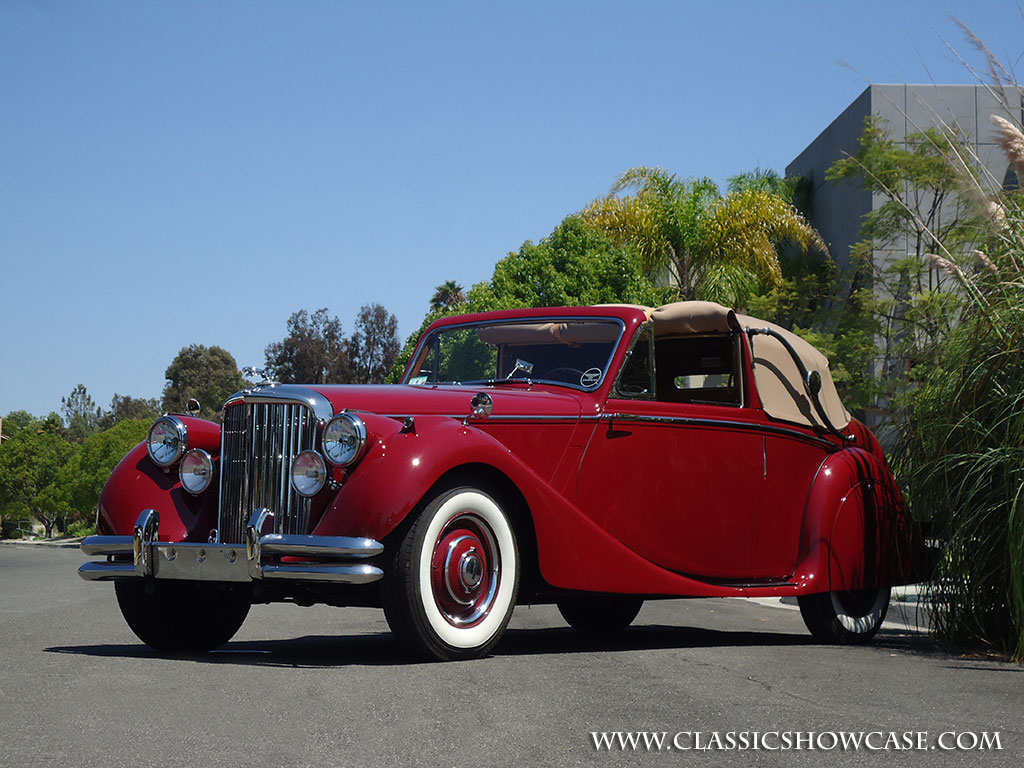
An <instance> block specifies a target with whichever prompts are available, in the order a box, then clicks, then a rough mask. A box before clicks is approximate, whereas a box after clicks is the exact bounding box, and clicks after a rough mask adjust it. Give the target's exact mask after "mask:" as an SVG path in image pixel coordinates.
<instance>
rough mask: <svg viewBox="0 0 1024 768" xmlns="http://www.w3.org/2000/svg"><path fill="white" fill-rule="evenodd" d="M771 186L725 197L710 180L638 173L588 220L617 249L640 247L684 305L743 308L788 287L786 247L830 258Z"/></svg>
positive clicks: (619, 183)
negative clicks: (697, 302) (781, 254)
mask: <svg viewBox="0 0 1024 768" xmlns="http://www.w3.org/2000/svg"><path fill="white" fill-rule="evenodd" d="M762 175H763V174H762ZM764 186H765V184H763V183H761V182H760V181H758V183H754V179H748V180H741V181H740V182H737V184H736V190H735V191H733V192H730V193H729V194H727V195H725V196H723V195H722V194H721V193H720V192H719V190H718V187H717V186H716V185H715V184H714V182H712V181H711V180H710V179H698V180H687V179H680V178H678V177H676V176H675V175H674V174H670V173H668V172H666V171H663V170H662V169H660V168H646V167H641V168H631V169H630V170H628V171H626V172H625V173H623V174H622V175H621V176H620V177H619V178H618V179H617V180H616V181H615V183H614V184H613V185H612V189H611V192H610V193H609V194H608V195H607V196H606V197H603V198H599V199H598V200H595V201H594V202H592V203H591V204H590V205H589V206H587V207H586V208H585V209H584V210H583V213H582V216H583V218H584V219H585V220H586V221H587V223H588V224H590V225H591V226H593V227H595V228H597V229H600V230H602V231H604V232H605V233H607V234H608V235H609V237H611V238H612V239H613V241H614V242H616V243H619V244H622V245H631V246H633V247H634V248H635V249H636V252H637V254H638V255H639V257H640V260H641V263H642V264H643V265H644V267H645V268H646V269H647V270H648V273H649V274H650V275H651V276H652V277H654V278H655V279H659V280H664V279H665V277H667V282H669V283H671V284H673V285H674V286H675V287H676V289H677V294H678V297H679V298H680V299H684V300H689V299H708V300H712V301H719V302H721V303H723V304H726V305H729V306H743V305H744V304H745V302H746V299H747V298H748V297H749V296H751V295H754V294H756V293H758V292H759V291H760V290H761V289H770V288H775V287H778V286H779V285H781V282H782V269H781V267H780V265H779V258H778V248H779V246H780V245H781V244H782V243H784V242H785V241H787V240H789V241H792V242H794V243H796V244H797V245H799V246H800V247H801V248H804V249H817V250H821V251H825V250H826V248H825V244H824V242H823V241H822V239H821V236H820V235H819V234H818V233H817V231H816V230H815V229H814V228H813V227H812V226H811V225H810V224H809V223H808V222H807V220H806V219H804V217H803V216H802V215H801V214H800V213H799V211H797V209H796V208H795V207H794V206H793V205H792V203H791V202H790V201H789V200H788V199H786V198H784V197H781V196H780V195H779V194H778V193H776V192H775V191H771V190H768V189H765V188H764Z"/></svg>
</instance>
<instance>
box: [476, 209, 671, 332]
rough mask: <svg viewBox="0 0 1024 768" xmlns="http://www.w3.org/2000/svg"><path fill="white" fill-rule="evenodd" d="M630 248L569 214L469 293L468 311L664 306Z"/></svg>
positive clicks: (502, 262)
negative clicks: (595, 306) (549, 231)
mask: <svg viewBox="0 0 1024 768" xmlns="http://www.w3.org/2000/svg"><path fill="white" fill-rule="evenodd" d="M664 297H665V291H661V290H659V289H657V288H655V286H654V285H653V284H652V283H651V281H650V280H649V279H648V278H647V276H646V274H645V273H644V270H643V266H642V265H641V263H640V260H639V259H638V258H637V257H636V255H635V254H634V253H633V251H632V249H630V248H629V247H624V246H619V245H616V243H615V242H614V240H613V238H611V237H610V236H608V235H606V234H605V233H603V232H601V231H599V230H596V229H593V228H591V227H588V226H587V225H586V224H585V223H584V221H583V219H582V218H581V217H579V216H568V217H566V218H565V219H564V220H563V221H562V223H560V224H559V225H558V226H557V227H555V230H554V231H553V232H552V233H551V234H550V235H548V236H547V237H545V238H543V239H542V240H541V241H540V242H539V243H536V244H535V243H532V242H530V241H526V242H525V243H523V245H522V246H521V247H520V249H519V250H518V251H517V252H515V253H510V254H509V255H508V256H506V257H505V258H503V259H501V260H500V261H498V263H497V264H495V265H494V273H493V274H492V275H491V279H490V280H489V281H488V282H486V283H480V284H478V285H475V286H473V288H471V289H470V291H469V294H468V296H467V302H466V309H467V310H468V311H471V312H484V311H488V310H495V309H518V308H522V307H560V306H586V305H591V304H615V303H626V304H644V305H646V304H651V305H657V304H660V303H662V299H663V298H664Z"/></svg>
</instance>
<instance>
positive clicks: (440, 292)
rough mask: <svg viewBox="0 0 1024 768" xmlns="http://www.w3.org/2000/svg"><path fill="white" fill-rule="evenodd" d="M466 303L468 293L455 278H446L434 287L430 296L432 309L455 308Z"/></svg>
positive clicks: (435, 310) (432, 310)
mask: <svg viewBox="0 0 1024 768" xmlns="http://www.w3.org/2000/svg"><path fill="white" fill-rule="evenodd" d="M465 303H466V293H465V291H464V289H463V288H462V286H461V285H459V284H458V283H457V282H455V281H454V280H446V281H444V282H443V283H441V284H440V285H439V286H437V288H435V289H434V295H433V296H431V297H430V311H431V312H440V311H443V310H454V309H457V308H459V307H460V306H462V305H463V304H465Z"/></svg>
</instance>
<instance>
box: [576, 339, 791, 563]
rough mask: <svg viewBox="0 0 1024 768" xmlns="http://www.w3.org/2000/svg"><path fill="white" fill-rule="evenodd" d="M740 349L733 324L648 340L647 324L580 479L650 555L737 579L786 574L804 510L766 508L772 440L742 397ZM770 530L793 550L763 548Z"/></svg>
mask: <svg viewBox="0 0 1024 768" xmlns="http://www.w3.org/2000/svg"><path fill="white" fill-rule="evenodd" d="M743 354H744V345H743V344H742V340H741V336H740V335H739V334H736V333H734V334H719V335H717V336H715V335H705V336H688V337H681V338H677V339H658V340H655V341H653V344H652V336H651V331H650V330H649V329H645V330H643V331H641V333H640V335H639V336H638V338H637V340H636V343H635V344H634V347H633V349H632V351H631V354H630V357H629V358H628V359H627V361H626V363H625V364H624V367H623V371H622V375H621V376H620V379H619V382H618V383H617V385H616V388H615V390H614V391H613V397H611V398H610V399H609V400H608V401H607V404H606V407H605V411H604V414H603V417H602V421H601V423H600V425H599V427H598V429H596V430H595V431H594V434H593V437H592V438H591V440H590V443H589V444H588V446H587V448H586V452H585V454H584V457H583V460H582V462H581V465H580V472H579V476H578V488H577V493H578V497H579V500H580V505H581V507H582V508H583V509H584V510H585V511H586V512H587V514H589V515H590V516H591V517H592V518H593V519H594V521H595V522H596V523H598V524H599V525H600V526H602V527H603V528H604V529H605V530H607V531H608V532H609V533H610V534H612V535H613V536H615V537H616V538H617V539H619V540H620V541H622V542H623V543H624V544H626V545H627V546H628V547H630V548H631V549H633V550H634V551H635V552H637V553H638V554H640V555H642V556H643V557H645V558H647V559H648V560H650V561H651V562H653V563H655V564H657V565H659V566H661V567H663V568H666V569H669V570H672V571H676V572H678V573H683V574H686V575H690V576H694V577H697V578H702V579H706V580H714V581H723V582H733V583H744V582H758V581H771V580H778V579H781V578H782V577H784V576H785V575H786V574H785V573H783V572H782V571H784V570H785V568H786V567H788V566H787V564H788V563H792V562H793V561H794V560H795V557H796V551H797V547H798V541H799V526H800V520H799V512H798V513H797V516H796V518H795V519H794V518H793V517H792V516H789V517H787V519H786V520H785V521H779V520H777V519H776V518H775V516H774V515H773V514H772V513H771V512H768V511H767V510H769V508H770V507H771V506H772V504H771V503H769V502H768V501H767V500H766V499H765V493H766V491H767V490H768V489H769V487H771V486H772V485H773V484H771V483H768V482H767V468H766V449H767V438H766V433H765V431H764V430H763V428H762V427H763V424H762V420H763V416H761V414H760V411H759V410H755V409H752V408H749V407H747V406H746V405H745V403H744V402H743V399H744V397H743V392H744V386H743V385H744V382H743V375H742V372H743V370H744V365H743V357H742V356H743ZM645 357H646V358H647V359H646V361H645ZM645 369H646V371H647V372H646V373H645ZM645 381H646V384H645ZM802 501H803V500H802V499H801V500H800V505H801V506H802ZM780 524H781V525H782V527H783V528H784V529H785V530H781V531H780V530H777V528H778V526H779V525H780ZM767 528H770V529H772V531H773V535H772V537H771V538H772V541H774V542H778V541H780V540H782V541H785V542H787V543H786V545H785V547H784V548H785V549H786V550H787V551H786V552H784V553H783V552H778V553H768V554H767V556H766V555H765V551H764V550H765V548H764V547H763V546H762V545H761V543H760V539H761V538H763V535H764V533H765V529H767ZM790 542H791V544H790Z"/></svg>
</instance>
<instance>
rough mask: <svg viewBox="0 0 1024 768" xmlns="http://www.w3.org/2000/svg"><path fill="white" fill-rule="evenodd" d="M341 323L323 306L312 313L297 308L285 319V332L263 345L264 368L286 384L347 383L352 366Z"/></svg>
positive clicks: (349, 380)
mask: <svg viewBox="0 0 1024 768" xmlns="http://www.w3.org/2000/svg"><path fill="white" fill-rule="evenodd" d="M347 346H348V345H347V339H346V338H345V336H344V335H343V334H342V332H341V322H340V321H339V320H338V318H337V317H330V316H329V315H328V314H327V308H326V307H323V308H321V309H318V310H317V311H316V312H313V313H312V314H310V313H308V312H306V310H304V309H300V310H299V311H298V312H295V313H293V314H292V315H291V317H289V318H288V335H287V336H285V337H284V339H283V340H281V341H275V342H272V343H270V344H268V345H267V348H266V350H265V352H264V355H265V357H266V364H267V369H268V371H269V372H270V373H271V374H272V375H273V376H274V377H275V378H276V379H277V380H278V381H280V382H283V383H290V384H347V383H349V382H351V381H352V369H351V365H350V364H349V359H348V352H347V349H346V348H347Z"/></svg>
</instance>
